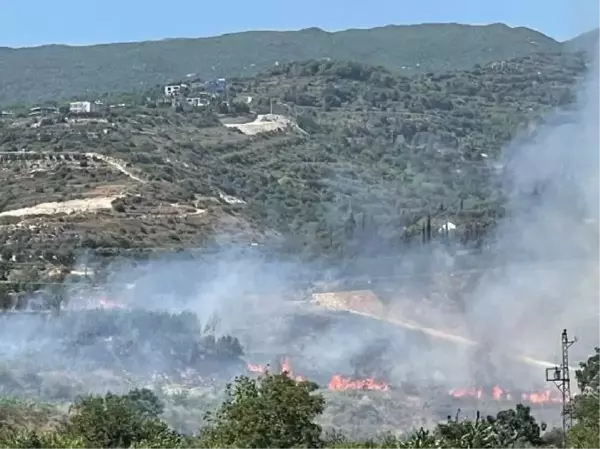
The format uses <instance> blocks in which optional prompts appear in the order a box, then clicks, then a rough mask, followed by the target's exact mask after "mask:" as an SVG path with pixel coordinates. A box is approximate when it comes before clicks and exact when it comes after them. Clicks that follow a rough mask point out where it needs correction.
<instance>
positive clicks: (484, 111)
mask: <svg viewBox="0 0 600 449" xmlns="http://www.w3.org/2000/svg"><path fill="white" fill-rule="evenodd" d="M584 70H585V61H584V59H583V56H582V55H561V54H557V53H555V54H537V55H533V56H525V57H522V58H518V59H513V60H511V61H504V62H495V63H490V64H487V65H484V66H482V67H479V68H475V69H473V70H470V71H457V72H450V73H445V74H422V75H415V76H412V77H403V76H399V75H397V74H394V73H392V72H388V71H387V70H385V69H383V68H376V67H372V66H367V65H361V64H358V63H350V62H348V63H344V62H327V61H307V62H304V63H294V64H289V65H282V66H279V67H277V68H274V69H272V70H270V71H268V72H264V73H262V74H260V75H258V76H256V77H253V78H247V79H241V80H238V81H235V82H233V83H232V85H231V86H230V93H229V95H230V96H231V97H232V101H233V104H240V103H243V102H247V101H248V100H250V107H251V109H252V111H253V112H252V113H250V114H249V115H244V114H241V115H240V114H238V115H237V116H236V115H231V114H230V115H222V114H221V115H217V114H216V111H211V110H205V111H198V110H196V111H194V110H183V111H179V112H178V111H176V110H173V109H172V108H170V107H164V106H156V105H155V104H149V105H148V104H147V105H143V104H140V105H137V106H131V107H129V108H124V109H114V110H111V111H110V112H109V113H107V114H106V115H104V116H102V117H96V118H76V117H68V116H64V115H60V114H59V115H53V116H51V117H46V118H41V119H40V118H39V117H29V116H27V115H26V114H22V115H20V116H19V115H15V116H8V117H4V118H3V119H1V120H0V128H1V129H2V134H1V136H0V164H1V165H2V168H3V170H2V171H1V172H0V173H1V176H2V184H1V186H2V187H1V191H0V195H1V198H2V203H1V204H0V207H1V209H0V210H1V212H0V221H1V223H0V235H1V237H2V238H3V240H4V242H5V243H4V245H3V249H2V260H3V261H4V265H3V268H4V279H5V280H7V281H10V282H13V281H14V282H15V283H18V282H20V281H21V280H24V279H30V280H31V279H36V278H37V277H39V276H42V277H43V276H45V275H47V274H48V273H46V274H44V272H45V271H47V270H50V269H51V271H52V270H54V266H53V264H52V263H50V262H49V261H51V260H53V258H54V257H58V260H60V261H61V263H64V264H66V265H67V266H70V265H71V264H72V263H73V261H74V260H75V259H74V257H75V256H76V255H77V254H80V253H82V252H85V251H92V252H95V253H108V254H115V253H123V252H131V251H136V252H140V251H142V252H145V251H147V250H148V249H153V250H157V249H161V248H162V249H173V248H190V247H200V246H203V247H206V246H207V245H210V244H217V243H218V244H223V243H224V242H227V241H242V242H246V243H247V244H248V243H251V242H257V241H258V242H263V244H265V243H268V244H274V245H277V246H281V244H282V243H283V244H284V248H283V249H284V250H285V251H291V252H293V253H295V254H297V255H306V256H307V257H317V256H322V255H324V254H330V255H337V256H340V255H344V256H345V257H350V256H351V255H352V254H353V252H355V251H361V252H363V253H364V251H365V250H366V248H370V250H372V251H377V252H378V253H380V254H383V253H385V251H394V250H395V248H397V247H398V245H401V244H403V242H405V241H406V239H407V238H408V237H410V236H412V237H414V238H416V239H417V240H419V241H420V239H421V230H422V226H423V220H424V218H425V217H426V216H427V214H431V215H432V217H433V218H432V223H431V225H432V226H434V227H437V226H441V225H442V224H443V223H445V222H446V220H451V221H452V222H453V223H456V224H457V225H458V226H459V230H460V233H461V235H464V236H465V238H467V237H469V236H470V237H469V238H473V239H474V241H476V240H477V239H478V236H479V235H480V232H481V231H482V230H483V229H484V228H485V227H487V226H489V225H490V224H492V223H493V221H494V220H495V218H497V217H498V216H499V215H500V214H501V213H502V208H501V206H500V204H501V200H502V199H501V198H500V197H499V195H498V189H497V188H496V187H497V186H496V182H497V180H498V176H497V175H498V174H501V171H502V167H501V166H500V165H498V163H497V156H498V155H499V151H500V149H501V147H502V145H504V144H505V143H506V142H507V141H508V140H510V139H511V138H512V137H513V136H514V135H515V134H516V133H517V131H518V130H519V129H521V130H524V129H525V128H524V127H523V125H525V124H527V123H529V124H532V123H535V122H536V121H538V120H539V117H540V116H541V115H542V114H544V113H545V112H546V111H548V110H550V109H553V108H555V107H556V106H560V105H568V104H569V103H570V102H571V101H572V100H573V98H574V97H573V91H572V86H573V84H574V83H575V82H576V81H577V80H579V79H580V78H581V77H582V75H583V72H584ZM271 101H273V104H274V106H273V112H275V113H276V114H279V115H278V117H285V119H281V120H282V121H281V122H279V123H280V125H277V126H274V125H273V122H261V121H257V122H255V124H254V125H252V126H254V127H255V128H256V127H258V128H260V127H263V128H264V129H266V130H269V129H270V131H267V132H262V133H258V134H253V133H250V134H244V132H242V131H240V130H237V129H236V128H235V127H236V126H238V127H239V124H240V123H243V122H251V121H252V120H255V118H256V114H265V113H267V112H269V109H270V103H271ZM261 117H262V119H261V120H265V119H266V120H268V119H269V116H268V115H266V116H261ZM565 120H568V116H567V117H565ZM223 123H224V124H226V125H227V126H224V125H223ZM236 123H237V124H238V125H236ZM282 124H283V125H282ZM278 128H279V129H278ZM242 129H244V128H243V127H242ZM245 129H249V128H248V125H246V128H245ZM527 129H528V131H527V133H532V132H533V133H534V132H535V126H533V127H532V126H529V127H528V128H527ZM527 133H525V134H523V136H526V135H527ZM32 208H33V209H32ZM276 236H280V237H276ZM467 240H468V238H467ZM32 261H37V262H35V263H36V264H38V267H37V268H36V269H35V270H30V269H29V268H30V267H29V264H31V263H32ZM20 263H26V264H27V266H28V268H27V269H26V270H24V269H21V268H19V267H20V265H19V264H20ZM39 270H42V271H39ZM11 273H12V274H11Z"/></svg>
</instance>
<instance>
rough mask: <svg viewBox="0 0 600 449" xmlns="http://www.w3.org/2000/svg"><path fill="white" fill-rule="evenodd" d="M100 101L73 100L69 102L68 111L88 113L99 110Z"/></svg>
mask: <svg viewBox="0 0 600 449" xmlns="http://www.w3.org/2000/svg"><path fill="white" fill-rule="evenodd" d="M100 105H101V103H99V102H92V101H74V102H72V103H69V112H70V113H72V114H90V113H92V112H98V111H99V110H100Z"/></svg>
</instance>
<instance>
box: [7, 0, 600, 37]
mask: <svg viewBox="0 0 600 449" xmlns="http://www.w3.org/2000/svg"><path fill="white" fill-rule="evenodd" d="M599 3H600V2H599V0H379V1H360V0H302V1H294V2H291V1H286V0H260V1H249V0H227V1H210V0H170V1H167V2H159V1H157V0H0V46H9V47H22V46H35V45H42V44H51V43H62V44H73V45H81V44H95V43H107V42H127V41H140V40H154V39H163V38H168V37H206V36H214V35H218V34H223V33H232V32H237V31H247V30H258V29H260V30H289V29H300V28H308V27H319V28H322V29H325V30H328V31H333V30H340V29H346V28H370V27H374V26H383V25H388V24H416V23H424V22H458V23H470V24H487V23H495V22H503V23H506V24H507V25H510V26H526V27H529V28H533V29H536V30H538V31H541V32H543V33H545V34H547V35H549V36H551V37H553V38H555V39H557V40H565V39H568V38H570V37H573V36H575V35H577V34H579V33H581V32H584V31H587V30H589V29H592V28H595V27H598V22H599V20H598V15H599V7H598V4H599Z"/></svg>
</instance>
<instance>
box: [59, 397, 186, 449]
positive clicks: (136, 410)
mask: <svg viewBox="0 0 600 449" xmlns="http://www.w3.org/2000/svg"><path fill="white" fill-rule="evenodd" d="M158 404H159V401H158V399H157V398H156V397H155V396H154V394H153V393H152V392H150V391H149V390H134V391H132V392H131V393H130V394H128V395H123V396H119V395H115V394H111V393H108V394H107V395H106V396H87V397H82V398H79V399H78V400H77V401H76V402H75V403H74V404H73V406H72V407H71V410H70V416H69V420H68V422H67V423H66V425H65V427H64V428H63V429H62V433H63V434H66V435H70V436H73V437H79V438H81V439H82V440H83V441H84V442H85V444H86V446H87V447H102V448H111V447H131V446H132V445H134V444H139V443H141V442H144V443H145V444H147V445H148V446H155V444H158V445H159V446H162V447H177V446H179V445H180V444H181V443H182V441H183V439H182V437H181V436H180V435H178V434H177V433H176V432H174V431H173V430H171V429H170V428H169V426H168V425H167V424H166V423H165V422H163V421H161V420H160V419H158V417H157V413H158V412H160V411H162V405H158ZM153 442H155V444H154V443H153Z"/></svg>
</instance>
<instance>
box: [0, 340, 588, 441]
mask: <svg viewBox="0 0 600 449" xmlns="http://www.w3.org/2000/svg"><path fill="white" fill-rule="evenodd" d="M577 380H578V383H579V387H580V390H581V391H582V393H581V394H580V395H578V396H577V398H576V399H575V400H574V401H573V403H572V407H571V408H570V411H569V413H571V414H572V416H573V418H574V420H575V426H574V427H573V428H572V429H571V430H570V431H569V433H568V434H567V435H566V439H567V445H568V447H577V448H580V447H581V448H583V447H598V445H599V444H600V441H599V439H598V400H599V396H598V395H599V387H598V348H596V350H595V355H594V356H592V357H590V358H589V359H588V361H587V362H586V363H582V364H581V367H580V370H579V371H578V372H577ZM316 390H317V385H316V384H314V383H312V382H310V381H300V382H298V381H296V380H294V379H291V378H290V377H288V376H287V373H285V372H284V373H283V374H275V375H273V374H266V375H264V376H261V377H259V378H258V379H251V378H248V377H244V376H241V377H238V378H236V380H235V382H234V383H233V384H231V385H229V386H228V387H227V392H226V399H225V401H224V402H223V403H222V405H221V407H220V408H219V409H218V410H217V411H216V412H215V413H214V414H211V413H209V414H208V415H207V416H206V422H207V424H206V425H205V426H203V427H202V428H201V429H199V432H198V433H197V434H196V435H184V434H180V433H178V432H176V431H174V430H172V429H170V428H169V426H168V425H167V424H166V423H165V422H164V421H163V420H162V418H161V415H162V414H163V412H164V405H163V404H162V403H161V402H160V400H159V399H158V398H157V397H156V395H154V394H153V393H152V392H151V391H150V390H147V389H135V390H132V391H130V392H129V393H128V394H125V395H121V396H118V395H114V394H110V393H109V394H107V395H105V396H86V397H81V398H79V399H77V400H76V401H75V403H74V404H73V405H72V407H71V408H70V412H69V415H68V416H67V417H65V418H64V419H62V420H59V421H58V422H55V423H53V424H51V425H48V424H47V423H46V426H47V427H46V428H45V429H44V428H43V424H42V423H40V422H38V423H37V426H33V427H30V428H27V427H26V426H24V425H23V423H19V422H18V421H15V420H14V419H11V418H14V415H15V414H16V413H18V410H19V404H18V403H15V402H4V403H3V404H2V407H1V409H0V410H1V416H2V418H3V425H2V428H1V431H0V440H1V441H0V444H2V446H3V447H17V448H18V447H23V448H30V447H34V448H42V447H56V448H58V447H157V448H158V447H166V448H170V447H173V448H177V447H180V448H183V447H256V448H259V447H281V448H291V447H356V448H377V447H381V448H388V447H389V448H398V447H406V448H413V447H438V448H442V447H448V448H450V447H458V448H472V447H486V448H487V447H489V448H503V447H564V446H563V445H562V440H563V435H562V433H561V431H560V430H558V429H552V430H551V431H549V432H544V430H545V425H544V424H541V425H540V424H538V423H537V422H536V420H535V419H534V418H533V417H532V416H531V414H530V409H529V408H528V407H525V406H523V405H518V406H517V407H516V408H515V409H510V410H505V411H502V412H499V413H498V414H497V415H496V416H488V417H480V416H479V415H478V416H477V418H476V419H475V420H462V419H460V418H459V416H458V415H457V417H456V418H455V419H453V418H451V417H448V418H449V419H448V421H447V422H445V423H440V424H438V426H437V427H436V428H435V429H433V430H425V429H421V430H419V431H417V432H415V433H412V434H411V433H406V432H404V434H402V435H393V434H385V435H381V436H380V437H379V438H377V439H372V440H368V441H353V440H349V439H348V438H346V437H344V435H343V434H341V433H339V432H335V431H334V432H323V429H322V428H321V426H320V425H319V424H317V423H316V422H315V419H316V418H317V417H318V416H319V415H321V414H322V413H323V410H324V406H325V399H324V397H323V396H322V395H321V394H319V393H316V392H315V391H316ZM8 423H10V424H8ZM402 430H404V429H402Z"/></svg>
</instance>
